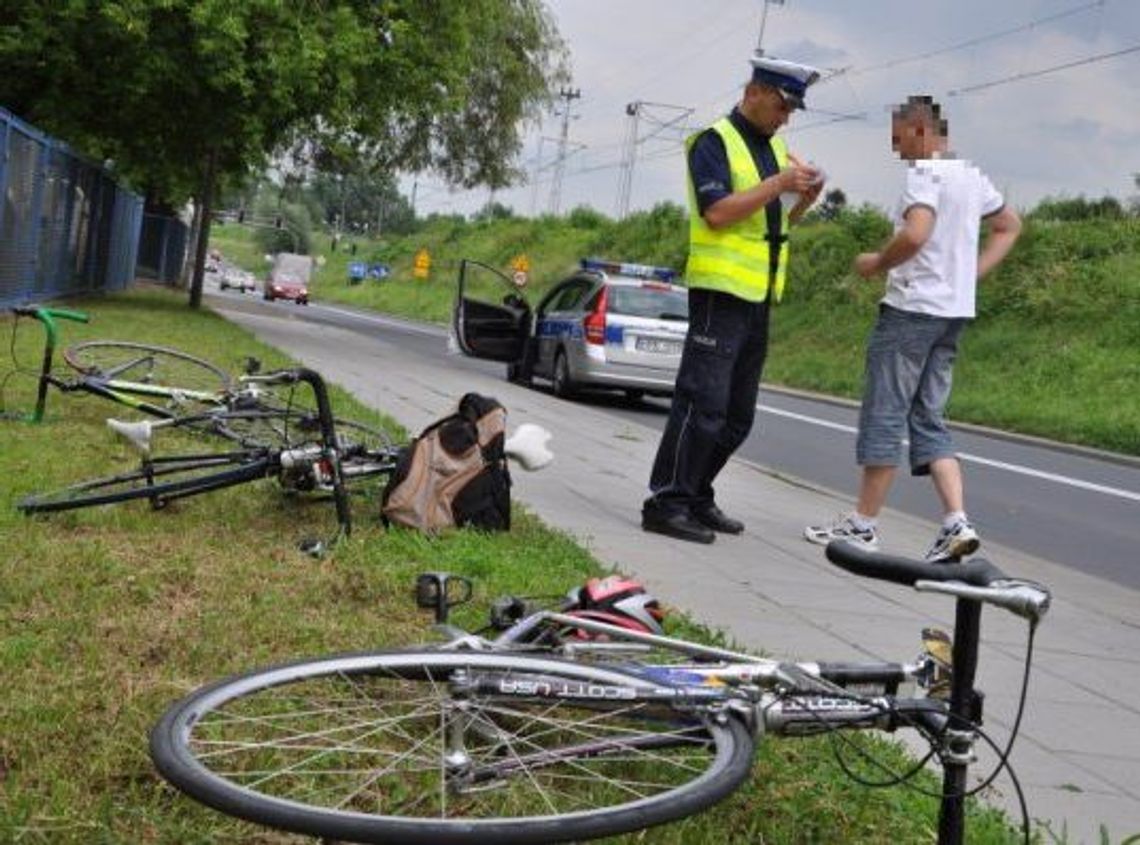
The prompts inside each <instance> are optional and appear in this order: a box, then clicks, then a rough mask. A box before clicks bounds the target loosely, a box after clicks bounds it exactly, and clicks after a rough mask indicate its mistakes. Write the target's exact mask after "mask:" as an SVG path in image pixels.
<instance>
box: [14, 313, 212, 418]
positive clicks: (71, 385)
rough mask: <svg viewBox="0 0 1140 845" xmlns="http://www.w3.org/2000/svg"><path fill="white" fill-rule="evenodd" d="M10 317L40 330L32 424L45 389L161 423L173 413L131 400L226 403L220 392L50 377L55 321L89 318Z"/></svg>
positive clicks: (42, 405)
mask: <svg viewBox="0 0 1140 845" xmlns="http://www.w3.org/2000/svg"><path fill="white" fill-rule="evenodd" d="M12 313H14V314H15V315H16V316H17V317H32V318H33V319H35V320H38V321H39V322H40V323H41V324H42V325H43V327H44V335H45V337H44V353H43V358H42V363H41V368H40V375H39V385H38V389H37V392H36V407H35V411H34V412H33V414H32V417H31V422H33V423H40V422H42V421H43V418H44V412H45V409H46V406H47V391H48V386H49V385H51V386H54V387H55V388H57V389H58V390H59V391H61V392H63V393H72V392H76V391H80V392H84V393H90V394H92V395H94V396H99V397H101V398H103V399H109V400H110V401H112V402H115V403H117V404H119V405H125V406H126V407H128V408H133V409H134V410H136V411H141V412H142V413H144V414H149V415H150V416H153V417H159V418H161V419H171V418H173V417H175V416H177V413H176V412H175V411H172V410H170V409H169V408H164V407H162V406H161V405H155V404H153V403H151V402H147V401H145V399H136V398H135V397H136V396H138V397H159V398H165V399H172V400H192V401H194V402H199V403H201V404H204V405H217V406H218V407H225V405H226V403H227V401H228V399H229V397H228V396H227V394H225V393H221V392H211V391H201V390H182V389H177V388H171V387H161V386H157V385H153V384H144V383H142V382H135V381H127V380H122V379H116V378H113V377H112V378H108V377H105V376H96V375H91V374H90V373H83V374H80V375H77V376H75V377H73V378H70V379H65V378H61V377H60V376H57V375H54V374H53V373H52V368H53V365H54V358H55V349H56V346H57V345H58V341H59V328H58V326H57V325H56V319H66V320H73V321H75V322H79V323H87V322H90V318H89V317H88V316H87V315H86V314H84V313H83V312H81V311H72V310H70V309H63V308H32V307H18V308H14V309H12Z"/></svg>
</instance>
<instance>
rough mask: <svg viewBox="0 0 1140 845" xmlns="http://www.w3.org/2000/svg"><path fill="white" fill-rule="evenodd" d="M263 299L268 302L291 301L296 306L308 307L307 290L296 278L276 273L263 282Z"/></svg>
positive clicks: (287, 274)
mask: <svg viewBox="0 0 1140 845" xmlns="http://www.w3.org/2000/svg"><path fill="white" fill-rule="evenodd" d="M265 298H266V299H267V300H269V301H270V302H272V301H273V300H274V299H291V300H293V301H294V302H296V303H297V304H298V305H308V304H309V288H308V286H307V285H306V284H305V283H304V282H303V281H301V279H300V278H298V277H297V276H294V275H291V274H289V273H278V274H275V275H274V276H271V277H270V278H269V279H268V280H267V281H266V282H265Z"/></svg>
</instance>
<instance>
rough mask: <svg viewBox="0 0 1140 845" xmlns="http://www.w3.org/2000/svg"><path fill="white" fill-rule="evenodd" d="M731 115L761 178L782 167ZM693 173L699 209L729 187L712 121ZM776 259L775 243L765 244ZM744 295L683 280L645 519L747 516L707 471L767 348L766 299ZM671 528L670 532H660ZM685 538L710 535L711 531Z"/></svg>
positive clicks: (752, 395)
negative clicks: (723, 498) (680, 336)
mask: <svg viewBox="0 0 1140 845" xmlns="http://www.w3.org/2000/svg"><path fill="white" fill-rule="evenodd" d="M729 120H731V121H732V123H733V125H734V126H735V127H736V128H737V130H739V132H740V134H741V136H742V137H743V138H744V140H745V143H746V144H747V145H748V149H749V151H750V152H751V153H752V158H753V160H754V161H755V163H756V168H757V170H758V172H759V173H760V176H761V178H762V179H767V178H768V177H769V176H774V175H775V174H776V173H778V172H779V166H778V164H777V163H776V156H775V153H774V152H773V151H772V146H771V143H770V138H769V136H767V135H764V134H763V133H761V132H760V131H759V130H758V129H757V128H756V127H755V126H753V125H752V124H751V123H749V122H748V120H747V119H745V117H744V116H743V115H742V114H741V113H740V111H739V109H734V110H733V112H732V114H731V115H729ZM689 177H690V178H691V179H692V181H693V188H694V191H695V193H696V199H697V205H698V207H699V209H700V212H701V214H704V212H705V210H706V209H707V208H708V207H709V206H711V205H713V204H714V203H716V202H717V201H719V200H721V199H723V198H724V197H726V196H728V195H729V194H731V193H732V192H733V187H732V177H731V172H730V170H729V164H728V153H727V151H726V150H725V147H724V142H723V141H722V140H721V138H720V136H719V135H718V134H717V133H716V132H715V131H713V130H711V129H709V130H706V131H705V132H703V133H702V134H701V135H700V136H699V137H698V138H697V140H696V142H695V143H694V144H693V145H692V147H691V148H690V150H689ZM765 214H766V217H767V223H768V237H769V239H770V240H772V241H773V243H778V242H779V241H780V240H781V239H783V238H784V237H786V233H784V232H783V231H781V223H782V218H781V207H780V200H779V198H777V199H775V200H773V201H772V202H770V203H768V205H767V206H766V207H765ZM771 254H772V262H773V266H772V267H770V272H771V273H772V274H773V277H774V273H775V269H776V267H775V262H777V261H778V260H779V250H778V249H773V250H771ZM770 298H771V297H769V298H768V299H766V300H765V301H763V302H749V301H748V300H745V299H741V298H740V297H737V296H733V295H732V294H729V293H724V292H722V291H714V290H707V289H704V288H691V289H690V290H689V333H688V336H687V337H686V339H685V347H684V350H683V352H682V355H681V366H680V369H679V371H678V373H677V383H676V387H675V390H674V394H673V405H672V408H671V409H670V412H669V421H668V423H667V424H666V426H665V433H664V435H663V436H662V438H661V444H660V446H658V449H657V458H656V460H655V461H654V463H653V471H652V474H651V476H650V480H649V489H650V491H651V492H652V495H651V496H650V497H649V498H648V499H647V500H646V501H645V504H644V506H643V509H642V519H643V525H646V527H649V525H647V523H650V522H652V521H654V520H657V521H662V520H668V519H669V518H670V517H674V516H676V515H678V514H686V513H687V514H689V515H690V516H692V517H693V518H695V519H696V520H697V521H699V522H700V523H701V524H702V525H705V526H707V527H708V528H712V529H716V530H719V531H727V532H730V533H739V532H740V531H742V530H743V528H744V526H743V525H742V524H741V523H739V522H737V521H736V520H732V519H729V518H728V517H726V516H725V515H724V514H723V513H721V512H720V510H719V509H718V508H717V507H716V505H715V503H714V499H713V486H712V483H713V479H715V478H716V476H717V474H718V473H719V472H720V471H721V469H723V468H724V465H725V464H726V463H727V462H728V459H729V457H731V456H732V453H733V452H734V451H736V449H737V448H738V447H739V446H740V445H741V444H742V443H743V442H744V440H745V439H746V438H747V437H748V433H749V432H750V431H751V430H752V422H753V419H754V417H755V415H756V400H757V396H758V394H759V389H760V375H761V372H762V371H763V368H764V359H765V357H766V355H767V351H768V315H769V300H770ZM664 533H672V532H668V531H667V532H664ZM685 539H694V540H704V541H705V542H708V541H711V539H712V535H711V534H708V535H705V536H691V537H689V536H687V537H685Z"/></svg>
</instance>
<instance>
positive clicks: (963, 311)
mask: <svg viewBox="0 0 1140 845" xmlns="http://www.w3.org/2000/svg"><path fill="white" fill-rule="evenodd" d="M1004 202H1005V201H1004V200H1003V198H1002V195H1001V194H1000V193H999V192H998V190H997V188H995V187H994V185H993V183H992V182H991V181H990V180H989V178H988V177H987V176H986V175H985V174H984V173H982V171H981V170H979V169H978V167H977V165H974V164H972V163H970V162H969V161H965V160H963V159H957V158H931V159H921V160H919V161H915V162H912V163H911V164H910V165H909V166H908V167H907V174H906V188H905V190H904V191H903V194H902V197H900V198H899V201H898V205H897V206H896V207H895V212H894V224H895V231H896V232H897V231H898V230H899V229H901V228H902V227H903V224H904V219H903V218H904V215H905V214H906V212H907V210H909V209H910V208H911V207H913V206H916V205H921V206H927V207H928V208H930V209H931V210H932V211H933V212H934V216H935V217H934V231H933V232H932V233H931V235H930V239H929V240H928V241H927V242H926V243H925V244H923V247H922V249H920V250H919V251H918V254H917V255H915V256H914V257H913V258H911V259H910V260H909V261H905V262H903V263H902V264H900V265H898V266H897V267H895V268H894V269H892V270H891V271H890V272H888V273H887V292H886V295H885V296H884V297H883V302H885V303H887V304H888V305H890V306H892V307H894V308H898V309H901V310H903V311H913V312H917V313H919V314H931V315H933V316H936V317H973V316H974V314H975V310H974V294H975V291H976V289H977V283H978V237H979V232H980V229H981V218H982V217H985V216H986V215H989V214H993V213H994V212H996V211H999V210H1000V209H1001V207H1002V206H1003V205H1004Z"/></svg>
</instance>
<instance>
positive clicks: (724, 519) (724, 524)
mask: <svg viewBox="0 0 1140 845" xmlns="http://www.w3.org/2000/svg"><path fill="white" fill-rule="evenodd" d="M693 517H694V518H695V519H696V520H697V522H699V523H701V525H704V526H705V527H707V528H711V529H712V530H713V531H720V532H722V533H724V534H739V533H740V532H742V531H743V530H744V523H743V522H741V521H740V520H739V519H733V518H732V517H731V516H728V515H727V514H725V512H724V511H722V510H721V509H720V508H718V507H717V506H716V505H709V506H708V507H707V508H701V509H700V510H694V511H693Z"/></svg>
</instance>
